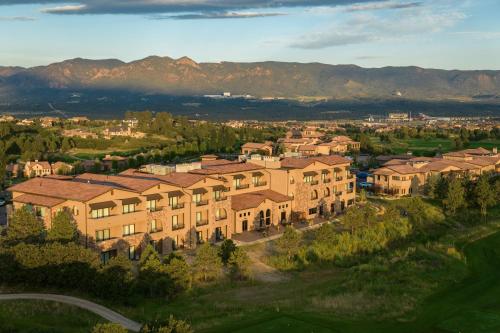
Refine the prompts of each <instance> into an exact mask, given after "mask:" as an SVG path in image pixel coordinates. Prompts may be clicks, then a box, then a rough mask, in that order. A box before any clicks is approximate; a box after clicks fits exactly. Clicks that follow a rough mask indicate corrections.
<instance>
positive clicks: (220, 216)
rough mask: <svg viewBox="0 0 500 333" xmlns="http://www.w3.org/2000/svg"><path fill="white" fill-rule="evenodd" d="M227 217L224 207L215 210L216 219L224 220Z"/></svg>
mask: <svg viewBox="0 0 500 333" xmlns="http://www.w3.org/2000/svg"><path fill="white" fill-rule="evenodd" d="M226 218H227V212H226V210H225V209H224V208H219V209H217V210H216V211H215V219H216V220H217V221H218V220H225V219H226Z"/></svg>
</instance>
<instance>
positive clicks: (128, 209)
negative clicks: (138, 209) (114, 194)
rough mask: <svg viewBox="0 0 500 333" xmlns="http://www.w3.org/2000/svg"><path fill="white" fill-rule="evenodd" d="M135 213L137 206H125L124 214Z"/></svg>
mask: <svg viewBox="0 0 500 333" xmlns="http://www.w3.org/2000/svg"><path fill="white" fill-rule="evenodd" d="M133 212H135V204H127V205H123V214H128V213H133Z"/></svg>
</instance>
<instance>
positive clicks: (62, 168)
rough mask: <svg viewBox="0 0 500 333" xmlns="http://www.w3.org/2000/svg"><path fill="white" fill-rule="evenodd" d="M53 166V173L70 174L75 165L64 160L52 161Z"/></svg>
mask: <svg viewBox="0 0 500 333" xmlns="http://www.w3.org/2000/svg"><path fill="white" fill-rule="evenodd" d="M51 167H52V174H54V175H68V174H70V173H71V172H72V171H73V169H74V167H73V166H72V165H71V164H68V163H64V162H55V163H52V165H51Z"/></svg>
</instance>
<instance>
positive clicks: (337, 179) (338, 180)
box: [335, 177, 344, 182]
mask: <svg viewBox="0 0 500 333" xmlns="http://www.w3.org/2000/svg"><path fill="white" fill-rule="evenodd" d="M342 179H344V177H337V178H335V181H337V182H340V181H341V180H342Z"/></svg>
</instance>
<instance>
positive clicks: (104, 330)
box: [92, 323, 128, 333]
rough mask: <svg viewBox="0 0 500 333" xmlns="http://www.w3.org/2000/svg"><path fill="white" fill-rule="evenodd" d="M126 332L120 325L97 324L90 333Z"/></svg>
mask: <svg viewBox="0 0 500 333" xmlns="http://www.w3.org/2000/svg"><path fill="white" fill-rule="evenodd" d="M127 332H128V331H127V330H126V329H125V328H124V327H123V326H122V325H120V324H115V323H106V324H97V325H95V326H94V328H93V329H92V333H127Z"/></svg>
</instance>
